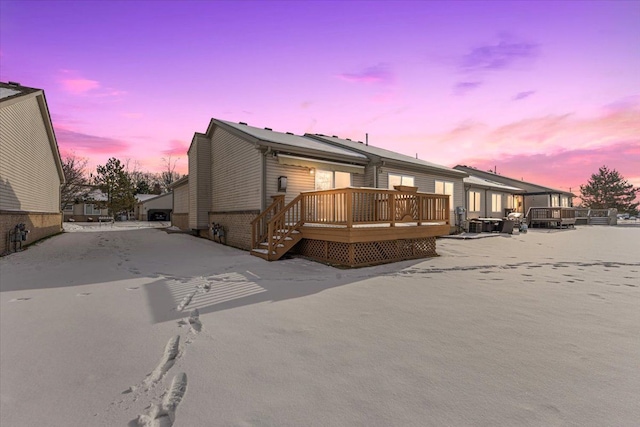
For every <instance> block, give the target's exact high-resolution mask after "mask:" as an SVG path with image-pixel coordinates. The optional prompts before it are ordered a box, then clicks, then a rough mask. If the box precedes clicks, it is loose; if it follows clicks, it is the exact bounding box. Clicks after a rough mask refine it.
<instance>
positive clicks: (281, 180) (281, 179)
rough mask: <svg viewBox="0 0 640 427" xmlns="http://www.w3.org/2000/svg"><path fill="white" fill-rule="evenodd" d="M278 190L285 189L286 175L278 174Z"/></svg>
mask: <svg viewBox="0 0 640 427" xmlns="http://www.w3.org/2000/svg"><path fill="white" fill-rule="evenodd" d="M278 191H283V192H286V191H287V177H286V176H279V177H278Z"/></svg>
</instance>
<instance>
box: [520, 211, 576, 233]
mask: <svg viewBox="0 0 640 427" xmlns="http://www.w3.org/2000/svg"><path fill="white" fill-rule="evenodd" d="M526 218H527V223H528V225H529V227H555V228H562V227H573V226H574V225H575V223H576V210H575V209H574V208H566V207H553V208H549V207H533V208H529V210H528V212H527V216H526Z"/></svg>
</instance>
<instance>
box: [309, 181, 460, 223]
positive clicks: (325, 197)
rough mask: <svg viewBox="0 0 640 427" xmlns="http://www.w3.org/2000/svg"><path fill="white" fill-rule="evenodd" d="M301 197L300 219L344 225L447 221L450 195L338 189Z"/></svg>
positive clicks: (311, 193)
mask: <svg viewBox="0 0 640 427" xmlns="http://www.w3.org/2000/svg"><path fill="white" fill-rule="evenodd" d="M301 196H302V200H301V202H302V209H301V211H300V212H301V215H302V222H303V223H304V224H309V223H311V224H326V225H334V226H346V227H348V228H351V227H357V226H359V225H372V226H374V225H376V224H379V225H380V226H383V225H384V226H391V227H393V226H395V225H396V224H398V223H407V222H411V223H416V225H423V224H425V223H432V222H438V223H441V224H449V196H447V195H442V194H430V193H418V192H416V191H397V190H381V189H373V188H340V189H336V190H325V191H309V192H304V193H302V194H301Z"/></svg>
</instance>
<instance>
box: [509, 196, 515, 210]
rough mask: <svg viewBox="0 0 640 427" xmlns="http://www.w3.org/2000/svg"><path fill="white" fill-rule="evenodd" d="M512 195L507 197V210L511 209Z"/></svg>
mask: <svg viewBox="0 0 640 427" xmlns="http://www.w3.org/2000/svg"><path fill="white" fill-rule="evenodd" d="M513 206H514V205H513V194H508V195H507V208H509V209H513Z"/></svg>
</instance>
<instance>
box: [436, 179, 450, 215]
mask: <svg viewBox="0 0 640 427" xmlns="http://www.w3.org/2000/svg"><path fill="white" fill-rule="evenodd" d="M435 193H436V194H448V195H449V206H451V209H453V182H449V181H436V191H435Z"/></svg>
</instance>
